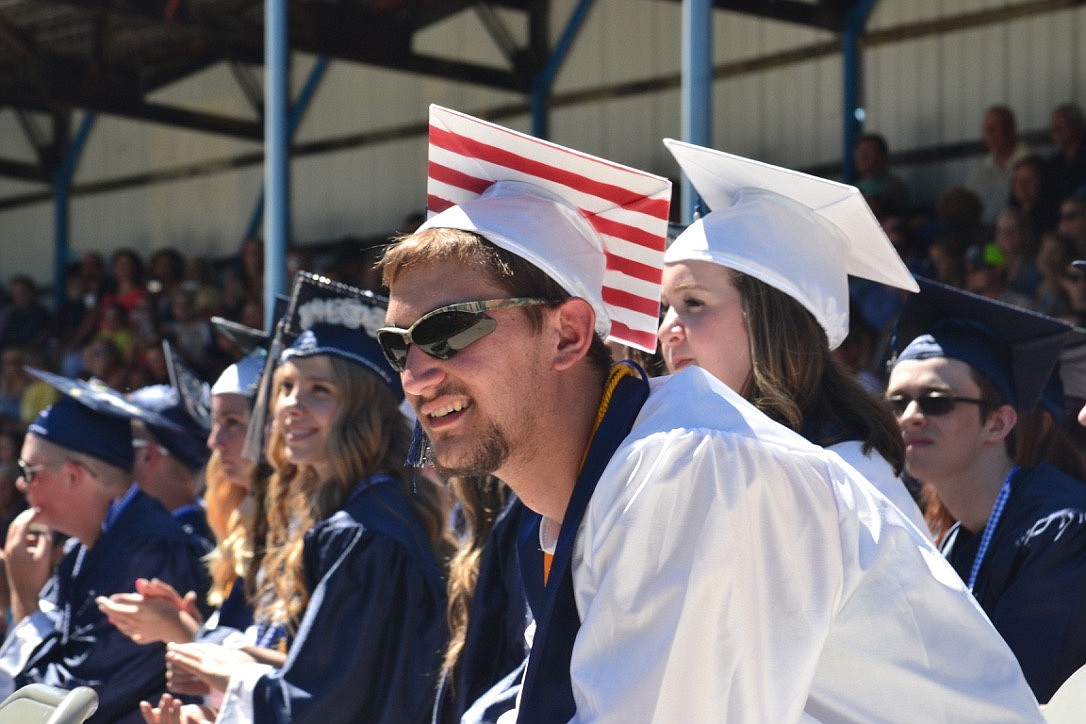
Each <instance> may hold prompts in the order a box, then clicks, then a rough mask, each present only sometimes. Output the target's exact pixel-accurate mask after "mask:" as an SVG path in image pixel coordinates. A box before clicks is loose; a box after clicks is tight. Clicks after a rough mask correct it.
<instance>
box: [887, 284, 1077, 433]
mask: <svg viewBox="0 0 1086 724" xmlns="http://www.w3.org/2000/svg"><path fill="white" fill-rule="evenodd" d="M918 282H919V283H920V293H919V294H915V295H912V296H910V297H909V298H908V299H907V300H906V302H905V307H904V308H903V309H902V311H901V316H900V317H899V319H898V322H897V325H896V327H895V329H894V337H893V340H892V342H891V346H892V348H893V351H894V352H896V353H897V356H896V360H895V362H900V361H902V360H907V359H928V358H931V357H948V358H951V359H958V360H961V361H963V362H965V363H967V364H969V365H970V366H972V367H973V368H974V369H976V370H977V371H978V372H979V373H980V374H982V375H983V376H984V377H985V378H986V379H988V380H989V381H990V382H991V383H992V384H993V385H995V387H996V389H998V390H999V392H1000V394H1001V395H1002V396H1003V398H1004V400H1005V401H1006V402H1007V404H1009V405H1012V406H1013V407H1015V408H1016V409H1017V410H1018V411H1020V412H1030V411H1032V410H1033V408H1034V407H1035V406H1036V405H1037V402H1038V400H1039V399H1040V397H1041V391H1042V390H1043V389H1044V387H1045V385H1046V384H1047V383H1048V380H1049V376H1050V375H1051V374H1052V370H1053V369H1054V368H1055V366H1056V361H1057V360H1058V359H1059V356H1060V352H1061V351H1062V350H1063V347H1064V343H1065V342H1066V341H1067V339H1068V336H1069V335H1070V334H1071V331H1072V327H1071V326H1070V325H1069V324H1066V323H1064V322H1061V321H1059V320H1058V319H1053V318H1052V317H1047V316H1045V315H1043V314H1038V313H1036V312H1032V311H1030V310H1028V309H1022V308H1021V307H1015V306H1013V305H1010V304H1005V303H1003V302H999V301H996V300H993V299H988V298H986V297H981V296H978V295H976V294H971V293H969V292H966V291H963V290H961V289H956V288H954V287H950V286H947V285H945V284H940V283H938V282H934V281H931V280H929V279H923V278H920V279H918Z"/></svg>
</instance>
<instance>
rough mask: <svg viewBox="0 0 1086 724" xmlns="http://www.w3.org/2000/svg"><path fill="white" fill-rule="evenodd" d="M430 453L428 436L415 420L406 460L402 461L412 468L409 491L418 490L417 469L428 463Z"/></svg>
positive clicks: (416, 491)
mask: <svg viewBox="0 0 1086 724" xmlns="http://www.w3.org/2000/svg"><path fill="white" fill-rule="evenodd" d="M430 455H431V450H430V438H428V437H426V433H425V432H423V430H422V425H421V424H419V421H418V420H416V421H415V427H414V429H413V430H412V431H411V444H410V445H409V446H408V448H407V460H405V461H404V464H405V465H409V466H411V467H412V468H414V470H413V472H412V475H411V492H413V493H418V492H419V490H418V481H419V470H421V469H422V468H424V467H426V465H428V464H429V462H430Z"/></svg>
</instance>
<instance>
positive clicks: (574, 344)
mask: <svg viewBox="0 0 1086 724" xmlns="http://www.w3.org/2000/svg"><path fill="white" fill-rule="evenodd" d="M551 324H552V325H553V326H554V329H555V330H556V331H557V338H558V344H557V346H556V347H555V350H554V369H556V370H565V369H569V368H570V367H572V366H573V365H574V364H576V363H577V362H578V361H580V360H581V359H583V358H584V357H585V356H586V355H587V354H588V349H589V347H591V346H592V339H593V338H594V337H595V335H596V312H595V311H594V310H593V309H592V305H591V304H589V303H588V302H587V301H585V300H584V299H581V298H580V297H573V298H571V299H567V300H566V301H564V302H562V303H561V304H560V305H558V307H557V308H556V309H554V310H553V311H552V313H551Z"/></svg>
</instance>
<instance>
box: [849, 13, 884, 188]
mask: <svg viewBox="0 0 1086 724" xmlns="http://www.w3.org/2000/svg"><path fill="white" fill-rule="evenodd" d="M876 2H877V0H861V1H860V2H859V3H857V4H856V5H854V6H853V7H852V8H851V9H849V11H848V14H847V16H846V17H845V29H844V30H843V31H842V33H841V70H842V73H843V74H844V78H843V82H842V96H843V100H844V118H843V119H842V128H843V132H842V146H843V147H842V149H841V177H842V178H843V179H844V180H845V183H855V182H856V168H855V167H854V166H853V164H852V149H853V148H854V147H855V146H856V141H857V139H859V137H860V133H861V132H862V131H863V123H864V110H863V107H862V106H861V105H860V104H861V102H862V100H861V98H860V89H861V85H862V83H863V77H862V75H863V72H862V71H863V68H862V65H863V64H862V58H861V57H860V36H862V35H863V33H864V30H865V29H866V28H867V20H868V18H869V17H870V16H871V10H872V9H873V8H874V6H875V3H876Z"/></svg>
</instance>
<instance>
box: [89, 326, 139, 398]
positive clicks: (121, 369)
mask: <svg viewBox="0 0 1086 724" xmlns="http://www.w3.org/2000/svg"><path fill="white" fill-rule="evenodd" d="M83 371H84V374H85V375H87V376H89V377H93V378H96V379H99V380H101V381H102V382H104V383H106V385H108V386H109V387H112V388H113V389H115V390H120V391H122V392H125V391H127V390H128V387H127V384H128V365H127V364H126V362H125V359H124V357H123V356H122V355H121V351H120V350H119V349H117V345H116V344H114V343H113V341H112V340H110V339H95V340H94V341H92V342H91V343H90V344H88V345H87V346H86V347H84V348H83Z"/></svg>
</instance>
